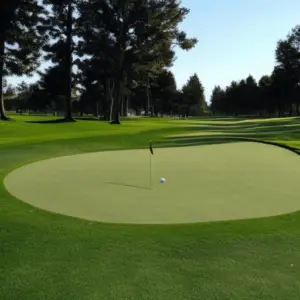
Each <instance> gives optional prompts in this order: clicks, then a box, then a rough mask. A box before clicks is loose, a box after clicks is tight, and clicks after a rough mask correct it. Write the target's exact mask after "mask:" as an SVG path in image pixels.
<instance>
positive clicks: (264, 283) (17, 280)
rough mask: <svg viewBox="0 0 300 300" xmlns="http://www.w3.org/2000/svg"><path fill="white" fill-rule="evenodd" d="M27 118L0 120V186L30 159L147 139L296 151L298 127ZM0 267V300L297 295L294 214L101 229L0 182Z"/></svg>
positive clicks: (299, 262) (299, 228) (141, 143)
mask: <svg viewBox="0 0 300 300" xmlns="http://www.w3.org/2000/svg"><path fill="white" fill-rule="evenodd" d="M36 118H40V119H43V117H18V118H16V120H17V122H8V123H5V122H0V180H1V182H2V181H3V179H4V177H5V175H6V174H7V173H8V172H9V171H10V170H12V169H14V168H16V167H18V166H21V165H23V164H25V163H28V162H30V161H36V160H39V159H42V158H48V157H54V156H61V155H68V154H75V153H83V152H90V151H101V150H107V149H131V148H145V147H147V143H148V141H149V139H152V140H153V143H154V145H155V146H156V145H159V146H186V145H201V144H210V143H223V142H226V139H224V138H226V137H230V136H235V137H248V138H257V139H262V140H269V141H273V142H276V143H282V144H286V145H290V146H292V147H295V148H300V122H299V120H298V119H293V118H289V119H282V120H281V119H278V120H274V119H270V120H251V121H247V120H240V119H238V120H232V119H231V120H222V119H219V120H215V119H213V118H210V119H209V118H206V119H199V120H185V121H182V120H174V121H167V120H156V121H152V120H150V119H139V120H132V121H126V122H124V123H123V124H122V125H121V126H111V125H108V124H105V123H100V122H93V121H79V122H76V123H70V124H69V123H66V124H59V123H58V124H35V123H27V122H26V121H28V120H33V119H34V120H35V119H36ZM187 134H189V136H188V137H187V138H184V137H182V135H187ZM274 163H276V161H275V162H274ZM53 197H55V192H54V194H53ZM283 200H284V199H283ZM0 270H1V272H0V295H1V296H0V299H4V300H6V299H7V300H8V299H22V300H24V299H30V300H35V299H36V300H37V299H47V300H48V299H51V300H52V299H53V300H54V299H88V300H95V299H108V300H111V299H118V300H119V299H130V300H144V299H147V300H148V299H153V300H154V299H155V300H157V299H168V300H169V299H172V300H173V299H180V300H181V299H236V300H241V299H247V300H248V299H278V300H279V299H280V300H282V299H288V300H291V299H299V298H300V283H299V280H298V278H299V276H300V213H298V212H297V213H293V214H289V215H283V216H279V217H271V218H264V219H256V220H244V221H231V222H216V223H202V224H201V223H199V224H192V225H191V224H190V225H160V226H157V225H155V226H151V225H142V226H141V225H111V224H101V223H95V222H89V221H84V220H79V219H75V218H70V217H65V216H62V215H56V214H52V213H48V212H44V211H41V210H38V209H36V208H33V207H31V206H29V205H27V204H25V203H23V202H21V201H18V200H16V199H14V198H13V197H12V196H10V195H9V193H8V192H7V191H6V190H5V189H4V187H3V185H2V184H1V185H0Z"/></svg>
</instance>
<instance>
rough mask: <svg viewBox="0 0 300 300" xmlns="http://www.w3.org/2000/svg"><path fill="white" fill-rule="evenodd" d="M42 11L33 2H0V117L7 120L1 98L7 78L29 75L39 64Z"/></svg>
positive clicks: (41, 41)
mask: <svg viewBox="0 0 300 300" xmlns="http://www.w3.org/2000/svg"><path fill="white" fill-rule="evenodd" d="M45 15H46V12H45V10H44V8H43V6H42V5H40V4H39V2H38V1H37V0H36V1H34V0H27V1H26V0H10V1H1V3H0V118H1V119H2V120H8V117H7V116H6V114H5V107H4V98H3V80H4V77H5V76H7V75H24V74H26V75H30V74H32V72H34V71H35V70H36V68H37V67H38V65H39V62H40V61H39V57H40V47H41V45H42V43H43V42H44V40H45V39H46V38H47V35H45V34H44V33H45V32H44V30H43V26H42V23H43V22H44V21H45Z"/></svg>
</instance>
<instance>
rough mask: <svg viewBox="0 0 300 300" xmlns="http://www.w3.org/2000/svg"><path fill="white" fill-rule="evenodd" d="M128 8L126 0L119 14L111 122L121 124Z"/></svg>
mask: <svg viewBox="0 0 300 300" xmlns="http://www.w3.org/2000/svg"><path fill="white" fill-rule="evenodd" d="M125 10H126V2H124V3H123V6H122V7H121V11H120V13H119V14H118V20H119V26H120V27H119V28H120V35H119V36H118V48H119V49H118V50H119V55H118V70H117V72H118V73H117V76H116V80H117V83H118V85H117V89H116V99H115V101H114V106H113V116H114V119H113V120H112V122H111V124H121V122H120V108H121V102H122V96H123V93H124V89H123V85H124V84H123V81H124V52H125V42H126V40H125V38H126V36H125V28H124V15H125Z"/></svg>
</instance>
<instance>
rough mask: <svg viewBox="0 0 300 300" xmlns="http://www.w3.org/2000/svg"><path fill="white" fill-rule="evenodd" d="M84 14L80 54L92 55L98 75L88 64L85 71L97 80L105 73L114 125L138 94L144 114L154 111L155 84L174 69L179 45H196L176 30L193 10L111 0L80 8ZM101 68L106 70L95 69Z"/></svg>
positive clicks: (170, 0) (170, 1)
mask: <svg viewBox="0 0 300 300" xmlns="http://www.w3.org/2000/svg"><path fill="white" fill-rule="evenodd" d="M79 11H80V18H79V20H80V24H81V26H80V27H81V29H80V30H79V32H80V37H81V38H82V41H81V42H79V46H80V54H81V55H82V56H83V55H89V56H90V61H91V62H92V61H93V62H94V63H88V66H89V68H88V69H94V71H91V70H88V69H87V68H86V66H85V65H84V64H81V67H80V69H81V70H82V71H83V72H90V74H94V80H97V81H100V80H101V78H103V73H106V75H107V76H106V77H107V78H108V79H107V80H106V82H105V83H104V84H103V85H104V89H105V94H106V96H105V99H107V98H109V100H110V109H109V110H110V121H111V123H116V124H119V123H120V111H121V109H122V103H123V102H124V96H126V95H128V94H129V95H130V94H132V93H134V92H135V93H137V92H138V93H140V92H141V91H142V90H145V91H146V98H147V101H146V107H145V110H146V111H149V110H150V109H149V107H150V105H151V104H150V102H151V101H150V91H151V86H150V85H151V82H152V81H153V80H154V79H155V77H156V76H158V74H159V73H161V72H162V70H163V69H164V68H165V67H168V66H171V64H172V62H173V60H174V51H173V49H172V46H173V45H174V43H177V44H178V45H179V46H180V47H181V48H183V49H190V48H191V47H193V46H194V45H195V43H196V40H195V39H188V38H187V37H186V34H185V33H184V32H180V31H179V30H178V29H177V26H178V24H179V23H180V22H181V21H182V20H183V19H184V17H185V16H186V15H187V13H188V10H187V9H185V8H182V7H180V6H179V3H178V2H177V1H174V0H165V1H159V0H151V1H150V0H149V1H145V0H123V1H113V0H108V1H93V2H91V3H90V4H89V5H81V6H80V8H79ZM101 63H102V64H101ZM99 65H102V66H103V67H104V70H102V71H99V70H98V71H96V70H95V69H96V68H98V66H99ZM85 77H86V76H85ZM133 82H134V83H135V84H133ZM133 86H134V87H133ZM137 89H138V90H137ZM128 91H129V93H128ZM107 94H109V97H107ZM142 98H143V99H144V98H145V97H142ZM140 106H142V105H140Z"/></svg>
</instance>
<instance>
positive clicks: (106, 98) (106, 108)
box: [104, 78, 110, 121]
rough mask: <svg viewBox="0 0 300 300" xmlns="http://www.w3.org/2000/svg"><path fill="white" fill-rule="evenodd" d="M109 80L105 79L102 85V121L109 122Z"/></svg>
mask: <svg viewBox="0 0 300 300" xmlns="http://www.w3.org/2000/svg"><path fill="white" fill-rule="evenodd" d="M109 85H110V79H109V78H106V79H105V85H104V120H105V121H109V120H110V94H109V92H110V88H109Z"/></svg>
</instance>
